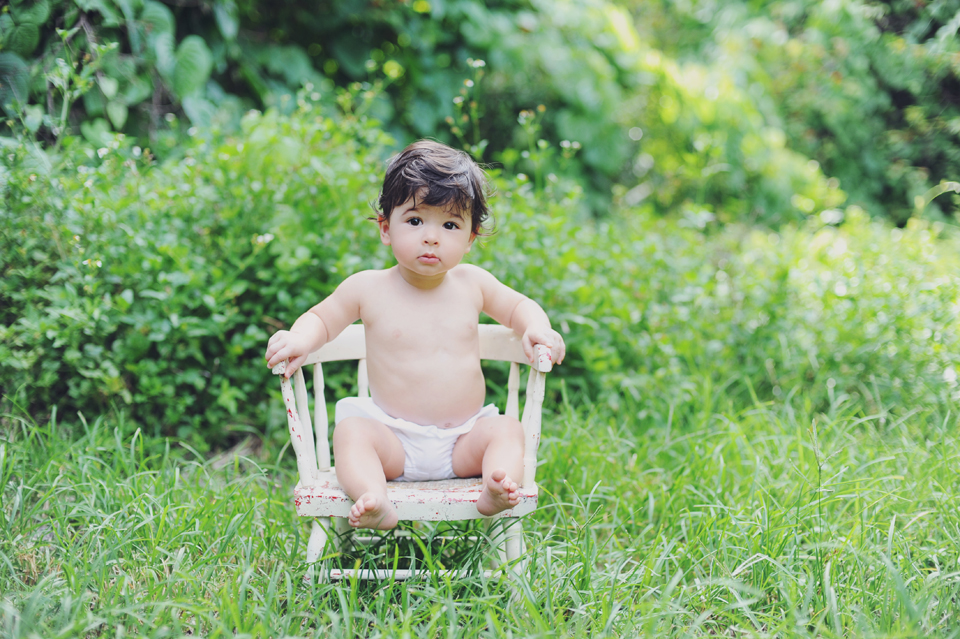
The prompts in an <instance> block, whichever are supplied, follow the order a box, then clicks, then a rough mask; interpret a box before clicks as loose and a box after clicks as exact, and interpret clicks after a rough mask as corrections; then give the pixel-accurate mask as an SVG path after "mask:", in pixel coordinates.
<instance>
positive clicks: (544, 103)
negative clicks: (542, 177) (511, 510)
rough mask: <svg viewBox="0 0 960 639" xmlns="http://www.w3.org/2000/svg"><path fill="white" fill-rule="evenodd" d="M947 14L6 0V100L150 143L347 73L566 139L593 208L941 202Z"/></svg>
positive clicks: (951, 82) (773, 220)
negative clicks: (530, 118) (531, 117)
mask: <svg viewBox="0 0 960 639" xmlns="http://www.w3.org/2000/svg"><path fill="white" fill-rule="evenodd" d="M958 24H960V0H950V1H937V2H930V3H914V2H906V1H900V2H893V3H878V2H861V1H856V0H840V1H833V0H831V1H830V2H827V1H825V0H791V1H786V0H783V1H778V2H767V3H756V2H746V1H745V0H734V1H733V2H723V3H719V2H716V1H715V0H696V1H684V2H679V1H678V2H674V1H670V0H657V1H652V2H646V1H645V2H636V1H635V0H622V1H621V2H610V1H607V0H586V1H578V2H574V1H573V0H551V1H549V2H548V1H546V0H530V1H527V0H501V1H497V2H479V1H477V0H403V1H398V0H386V1H380V0H377V1H376V2H374V1H365V0H355V1H351V2H322V3H319V5H316V4H303V3H280V4H278V5H269V6H268V5H266V4H264V3H261V2H255V1H253V0H198V1H197V2H193V3H175V4H166V3H161V2H157V1H155V0H13V1H12V2H10V3H9V4H8V5H6V6H4V7H3V8H2V9H0V79H2V82H0V103H2V105H3V107H4V110H5V113H6V115H7V117H8V118H9V119H10V121H11V123H15V124H16V125H17V127H19V128H22V129H25V130H27V131H28V132H30V133H31V134H32V135H34V136H35V137H37V138H38V139H39V140H40V141H42V142H44V143H45V144H46V145H47V146H51V145H53V146H55V145H56V144H57V143H58V142H59V141H60V140H61V139H62V138H63V136H66V135H70V134H74V133H82V135H83V136H84V137H85V138H86V139H87V140H88V141H89V142H90V143H91V144H93V145H95V146H97V147H103V146H105V145H106V142H105V141H106V140H108V139H109V135H108V134H109V133H110V132H123V133H125V134H127V135H128V136H135V137H136V138H137V141H138V143H139V144H140V145H141V146H143V147H150V148H151V150H152V152H153V153H154V154H155V155H157V156H158V157H161V158H162V157H167V156H170V155H172V154H176V153H177V148H178V144H179V140H180V139H181V137H182V134H183V133H184V131H185V130H186V129H187V128H189V127H190V126H196V127H201V128H206V127H210V126H215V127H221V128H225V129H227V130H235V129H236V127H238V126H239V122H240V119H241V117H242V115H243V113H244V112H245V111H247V110H248V109H250V108H256V109H260V110H263V109H266V108H271V107H274V108H277V109H279V110H280V111H281V112H283V113H290V112H291V111H292V110H293V109H295V102H296V99H295V97H294V96H295V95H296V93H297V91H299V90H301V89H302V88H303V87H305V86H307V87H309V92H310V93H312V94H314V95H315V96H317V97H316V100H317V101H318V103H319V104H321V105H323V106H324V107H325V108H326V111H325V112H326V113H327V114H331V113H333V112H334V111H335V96H336V90H335V88H336V87H347V86H350V85H351V84H353V83H360V84H361V85H363V86H364V87H365V88H376V87H380V90H377V91H375V97H374V100H373V103H372V104H371V105H370V107H369V109H370V111H369V113H370V115H371V116H372V117H375V118H377V119H378V120H380V122H381V123H382V126H383V128H384V129H385V130H386V131H387V132H389V133H390V134H391V135H392V136H393V137H394V139H395V140H397V145H402V144H403V143H405V142H407V141H410V140H411V139H413V138H417V137H423V136H431V137H439V138H442V139H444V140H446V141H449V142H452V143H456V144H460V145H463V146H465V147H467V148H469V149H470V150H471V151H472V152H473V153H474V154H475V155H476V156H477V157H478V158H479V159H483V160H485V161H488V162H493V163H495V164H497V165H502V166H503V167H504V168H505V169H507V171H508V172H511V173H514V172H524V173H527V174H532V173H534V172H535V171H536V170H537V168H538V167H537V157H536V156H537V151H538V150H540V149H542V148H543V147H541V146H539V145H540V144H546V145H548V146H549V148H556V147H557V146H558V145H559V144H560V143H561V142H566V143H567V144H569V145H570V146H569V147H567V148H576V147H575V146H574V144H577V145H579V146H580V150H579V151H578V152H577V153H575V154H572V157H571V158H570V161H569V162H566V163H564V164H563V165H562V166H560V165H558V166H556V167H554V168H555V170H557V171H561V172H564V173H566V175H567V176H569V177H572V178H573V179H576V180H577V181H578V182H580V183H581V184H583V185H584V187H585V190H584V197H583V198H582V199H581V200H580V202H579V204H578V206H579V208H580V209H581V210H582V211H590V212H592V213H593V214H594V215H598V216H600V217H603V216H604V215H606V214H607V213H608V211H609V210H610V208H611V207H610V205H611V202H614V203H617V204H625V205H627V206H635V205H641V204H642V205H643V206H646V207H649V208H650V209H651V210H654V211H656V212H658V213H660V214H679V215H682V216H685V217H687V218H688V219H690V220H691V221H694V222H696V223H701V224H703V223H704V222H705V221H708V220H711V219H720V220H723V221H731V220H737V221H741V222H748V223H749V222H761V223H764V224H767V225H773V226H776V225H778V224H782V223H784V222H786V221H790V220H794V221H797V220H800V219H803V218H804V217H805V216H806V215H808V214H811V213H818V212H819V211H821V210H824V209H829V208H833V207H836V206H839V205H841V204H843V203H847V204H857V205H860V206H861V207H862V208H864V209H865V210H867V211H868V212H869V213H870V214H871V215H886V216H889V217H891V218H892V219H893V220H894V221H895V222H896V223H898V224H900V225H903V224H905V222H906V219H907V218H909V217H910V216H912V215H916V214H924V215H928V216H933V217H935V218H942V216H946V218H952V216H953V215H954V214H955V213H956V212H957V210H958V208H957V197H956V196H955V195H952V196H949V197H941V198H938V199H936V200H935V201H933V202H930V200H931V199H932V193H936V192H937V191H931V189H936V188H937V187H938V185H939V184H940V183H941V182H942V181H944V180H956V179H957V177H958V174H960V171H958V166H960V141H958V134H960V112H958V100H957V95H960V94H958V87H960V82H958V70H960V62H958V61H957V60H958V59H960V57H958V53H960V48H958V46H960V45H958V44H957V38H956V32H957V27H958ZM481 65H482V66H481ZM538 107H542V109H541V110H539V111H537V108H538ZM522 111H529V112H532V113H537V114H538V116H537V117H538V118H539V126H538V128H537V137H532V136H531V129H530V127H528V126H525V122H523V121H522V118H520V119H518V117H517V116H518V114H519V113H521V112H522ZM541 139H543V140H544V142H543V143H541V142H540V140H541Z"/></svg>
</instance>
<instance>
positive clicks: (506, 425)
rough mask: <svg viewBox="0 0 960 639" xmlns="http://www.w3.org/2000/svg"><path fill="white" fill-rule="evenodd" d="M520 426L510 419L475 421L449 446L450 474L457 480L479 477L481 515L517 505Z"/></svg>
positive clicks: (520, 445)
mask: <svg viewBox="0 0 960 639" xmlns="http://www.w3.org/2000/svg"><path fill="white" fill-rule="evenodd" d="M523 441H524V440H523V426H521V425H520V422H519V421H517V420H516V419H514V418H512V417H505V416H499V417H487V418H484V419H479V420H477V423H476V425H475V426H474V427H473V429H472V430H471V431H470V432H469V433H466V434H464V435H461V436H460V439H458V440H457V443H456V445H455V446H454V447H453V472H454V473H456V474H457V476H458V477H476V476H477V475H482V476H483V484H484V486H483V493H481V495H480V499H479V500H478V501H477V510H479V511H480V514H481V515H488V516H489V515H495V514H497V513H498V512H501V511H503V510H507V509H508V508H513V507H514V506H516V505H517V504H518V503H520V494H519V492H517V491H518V490H519V486H518V485H517V481H516V480H518V479H522V478H523Z"/></svg>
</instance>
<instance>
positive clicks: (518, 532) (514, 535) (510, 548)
mask: <svg viewBox="0 0 960 639" xmlns="http://www.w3.org/2000/svg"><path fill="white" fill-rule="evenodd" d="M506 528H507V530H506V536H507V543H506V546H507V561H508V562H510V563H511V564H512V565H511V567H510V569H511V570H512V571H513V574H514V575H516V576H519V575H521V574H523V573H524V572H526V570H527V560H526V556H525V555H526V545H525V544H524V543H523V522H522V521H520V520H519V519H516V520H514V521H511V522H510V526H509V527H506ZM521 557H523V559H521Z"/></svg>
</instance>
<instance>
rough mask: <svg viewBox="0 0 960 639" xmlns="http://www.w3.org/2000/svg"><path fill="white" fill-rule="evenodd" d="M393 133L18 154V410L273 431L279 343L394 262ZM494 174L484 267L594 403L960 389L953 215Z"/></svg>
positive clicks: (348, 129)
mask: <svg viewBox="0 0 960 639" xmlns="http://www.w3.org/2000/svg"><path fill="white" fill-rule="evenodd" d="M360 110H362V109H360ZM391 144H392V143H391V141H390V140H389V139H388V138H387V137H385V136H384V134H382V133H381V132H380V131H379V129H378V128H377V125H376V123H375V122H373V121H366V120H365V119H363V118H362V117H355V116H349V117H347V116H344V117H340V118H329V117H325V116H320V115H318V114H317V112H316V108H315V107H313V106H312V105H311V104H307V103H301V110H300V111H298V112H297V113H295V114H294V115H292V116H282V115H279V114H278V113H277V112H275V111H270V112H268V113H266V114H263V115H261V114H259V113H251V114H249V115H248V116H246V117H245V118H244V121H243V126H242V132H241V133H240V134H238V135H235V136H226V137H224V136H219V135H212V134H210V135H207V134H198V135H197V136H196V137H194V138H193V139H192V140H190V141H189V142H188V143H187V144H186V145H185V147H184V149H183V157H182V159H180V160H177V161H173V160H170V161H167V162H165V163H163V164H160V165H155V164H153V163H152V161H151V160H150V155H149V153H148V152H147V151H145V150H140V149H138V148H136V147H131V146H130V145H129V144H127V142H126V141H125V140H121V139H119V138H117V139H115V140H114V142H113V143H112V144H111V145H110V146H109V147H102V148H100V149H96V150H95V149H91V148H89V147H85V146H84V144H83V142H82V141H81V140H77V139H73V140H71V141H70V143H67V144H65V145H64V151H63V155H62V157H61V158H59V159H58V160H57V164H56V168H55V169H53V170H52V172H51V173H50V174H49V175H47V174H45V173H44V172H43V170H41V169H42V168H43V167H42V166H41V164H42V163H40V162H39V161H38V160H39V158H41V155H38V153H39V152H38V151H36V150H33V151H31V149H32V147H31V146H30V144H29V143H26V142H24V143H21V144H19V145H18V146H16V147H12V148H8V149H6V154H5V156H4V162H5V164H6V165H7V167H8V168H7V169H5V170H4V172H3V174H2V184H3V189H4V190H3V197H4V205H3V208H2V211H0V222H2V223H0V259H2V262H0V275H2V279H0V282H2V283H0V318H2V321H3V325H2V328H0V331H2V333H0V386H2V393H3V396H4V397H5V398H6V399H5V401H6V402H12V403H16V404H18V405H19V406H20V407H21V408H22V409H23V410H25V411H27V412H29V413H30V414H32V415H33V416H34V417H35V418H37V419H38V420H39V419H42V418H43V417H44V414H45V413H46V412H48V411H49V410H50V408H51V407H52V406H53V405H55V404H56V405H59V407H60V411H61V413H64V412H67V413H69V412H72V411H76V410H81V411H84V412H87V413H88V414H97V413H99V412H102V411H103V409H104V408H105V407H108V406H110V405H116V406H118V407H119V408H120V409H122V410H124V411H127V412H129V413H130V414H131V415H132V416H133V417H134V419H135V420H136V421H137V422H139V423H140V424H141V425H142V426H144V427H145V428H147V429H148V431H149V432H162V433H168V434H177V435H180V436H193V437H194V439H195V440H196V443H197V444H198V445H201V444H202V442H208V443H209V442H216V441H217V440H218V439H221V438H222V437H224V435H225V434H226V433H228V432H229V431H231V430H234V429H250V428H254V429H259V428H260V427H261V425H262V424H264V423H265V420H266V419H267V418H266V417H265V412H266V411H267V410H268V399H269V398H270V397H271V396H275V394H276V387H275V386H276V385H275V382H274V381H273V380H271V379H270V378H269V373H268V371H267V369H266V367H265V365H264V363H263V359H262V356H263V351H264V348H265V343H266V339H267V338H268V336H269V334H271V333H272V332H273V331H275V330H276V329H278V328H281V327H284V326H288V325H289V324H290V323H291V322H292V321H293V320H294V319H295V318H296V317H297V316H298V315H299V314H300V313H302V312H303V311H304V310H306V309H307V308H309V307H310V306H312V305H313V304H315V303H316V302H317V301H318V300H320V299H322V298H323V297H324V296H325V295H326V294H328V293H329V292H330V291H331V290H333V288H334V287H335V286H336V285H337V284H338V283H339V282H340V281H341V280H342V279H343V278H344V277H346V276H347V275H349V274H351V273H353V272H356V271H358V270H361V269H364V268H381V267H383V266H386V265H388V264H390V263H391V262H392V258H391V256H390V253H389V251H388V250H387V248H386V247H383V246H382V245H381V244H380V242H379V239H378V236H377V233H376V231H375V227H374V226H373V224H372V223H371V222H370V221H369V220H368V219H367V218H368V217H369V215H370V214H371V209H370V203H371V202H372V201H373V200H374V198H375V196H376V193H377V189H378V186H379V182H380V179H381V176H382V170H383V163H384V159H385V158H386V157H387V156H388V155H389V153H390V149H391ZM493 182H494V183H493V186H494V188H495V190H496V191H497V192H498V195H497V196H496V197H494V198H493V200H492V203H493V212H494V216H495V219H496V221H497V225H498V228H499V231H498V232H497V233H496V234H495V235H494V236H493V237H490V238H486V239H484V240H482V242H481V243H480V244H479V245H478V246H476V247H475V248H474V250H473V252H472V253H471V254H470V259H471V260H472V261H474V262H476V263H478V264H480V265H482V266H484V267H486V268H488V269H489V270H491V271H492V272H493V273H494V274H495V275H497V276H498V277H500V278H501V279H502V280H503V281H504V282H506V283H507V284H509V285H511V286H514V287H515V288H517V289H518V290H520V291H522V292H525V293H527V294H529V295H530V296H532V297H534V298H535V299H537V300H538V301H540V302H541V304H543V306H544V307H545V308H546V309H547V310H548V312H549V313H550V314H551V316H552V317H553V318H554V322H555V323H556V325H557V326H558V327H559V329H560V330H561V331H562V332H563V333H564V334H565V336H566V339H567V341H568V346H569V356H568V359H567V361H566V362H565V363H564V365H563V366H561V367H559V368H558V371H557V375H556V378H558V379H562V380H565V381H566V384H567V387H568V388H569V389H570V390H571V391H573V392H582V393H585V394H586V395H588V396H590V397H596V398H600V399H603V400H604V401H606V402H607V403H609V404H611V405H613V406H615V407H618V408H630V409H631V410H636V411H638V412H641V413H643V412H644V411H646V413H645V414H649V415H663V414H665V413H666V408H667V407H669V406H670V405H674V404H677V403H678V402H681V401H682V400H683V399H684V398H686V397H689V396H691V395H693V394H697V393H715V394H718V396H719V397H718V399H719V400H722V401H725V402H729V403H731V404H733V405H735V406H749V405H752V403H753V402H754V401H755V399H754V398H755V397H756V398H759V399H760V400H764V399H771V398H776V397H778V396H780V397H782V396H784V395H789V394H790V393H791V392H792V391H793V390H794V389H804V390H805V391H806V392H804V393H803V396H804V397H805V398H807V399H808V400H809V401H810V402H812V403H813V406H814V408H818V407H819V408H822V407H826V406H829V405H830V403H831V402H834V401H837V398H838V397H840V396H841V395H843V394H846V396H850V395H851V394H853V393H857V394H859V395H861V396H862V397H863V399H864V401H865V402H866V404H865V406H870V407H871V410H872V409H873V408H877V409H878V410H880V409H887V408H890V407H898V406H899V407H908V406H913V405H916V404H917V403H928V402H932V401H936V400H937V397H938V396H939V395H942V394H943V393H956V372H957V364H958V351H960V349H958V322H957V314H958V308H957V302H956V300H957V299H958V281H957V279H956V277H955V275H954V274H955V273H956V272H957V257H956V256H957V254H958V253H957V251H956V244H957V242H956V240H955V239H949V238H941V239H937V238H936V237H935V236H936V235H937V234H938V233H939V234H943V233H946V231H944V230H943V229H941V228H940V227H936V228H934V227H933V226H930V225H927V224H926V223H920V222H915V223H913V224H911V225H909V226H908V228H907V229H905V230H899V229H891V228H889V227H888V226H886V225H884V224H882V223H879V222H870V221H868V220H867V219H866V218H865V216H864V215H863V214H862V212H860V211H859V210H858V209H856V208H850V209H848V210H847V212H846V218H847V219H846V221H845V222H844V223H843V225H842V226H840V227H839V228H834V227H833V226H831V225H829V224H824V223H822V222H820V221H819V220H818V221H816V223H814V222H811V223H810V225H809V226H803V227H799V228H795V227H790V226H787V227H785V228H784V229H783V230H782V232H781V233H779V234H772V233H770V232H769V231H758V230H750V229H748V228H746V227H739V226H733V225H730V226H727V227H724V228H723V229H722V230H719V231H714V230H713V229H712V228H711V229H708V230H709V233H705V232H704V231H701V230H699V229H696V228H692V227H691V225H689V224H686V225H685V223H686V222H685V221H684V220H680V221H668V220H665V219H662V218H659V217H658V216H655V215H652V214H651V213H650V212H649V211H645V210H642V209H625V210H624V211H623V212H622V214H621V215H620V216H619V217H617V218H615V219H611V220H608V221H604V222H602V223H599V224H598V223H595V222H594V221H591V220H589V219H584V218H583V217H582V216H579V215H577V214H575V213H573V212H575V211H577V210H578V209H579V208H580V207H579V202H580V198H582V196H583V195H582V191H581V189H580V187H578V186H576V185H575V184H574V183H570V182H565V181H563V180H562V179H559V178H555V177H551V176H549V175H548V176H546V177H545V178H544V182H543V183H544V187H543V188H542V189H537V188H536V187H535V186H534V184H533V183H532V182H531V181H530V180H529V179H527V178H525V177H518V178H511V177H504V176H500V175H495V176H494V181H493ZM830 215H832V216H834V217H833V218H830V219H828V221H833V222H836V221H837V220H838V219H839V217H841V216H842V213H841V212H840V211H830V212H829V213H828V214H825V217H829V216H830ZM346 376H347V373H343V374H342V376H341V377H336V376H335V379H334V383H337V384H346V383H347V381H346ZM831 380H832V381H831ZM553 384H556V382H553ZM554 388H556V386H554ZM718 389H719V390H718ZM6 409H7V410H9V409H10V407H9V406H8V407H6Z"/></svg>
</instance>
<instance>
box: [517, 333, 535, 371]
mask: <svg viewBox="0 0 960 639" xmlns="http://www.w3.org/2000/svg"><path fill="white" fill-rule="evenodd" d="M520 346H522V347H523V354H524V355H526V356H527V361H528V362H530V363H531V364H532V363H533V343H532V342H531V341H530V338H529V337H528V336H527V335H524V336H523V338H522V339H521V340H520Z"/></svg>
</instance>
